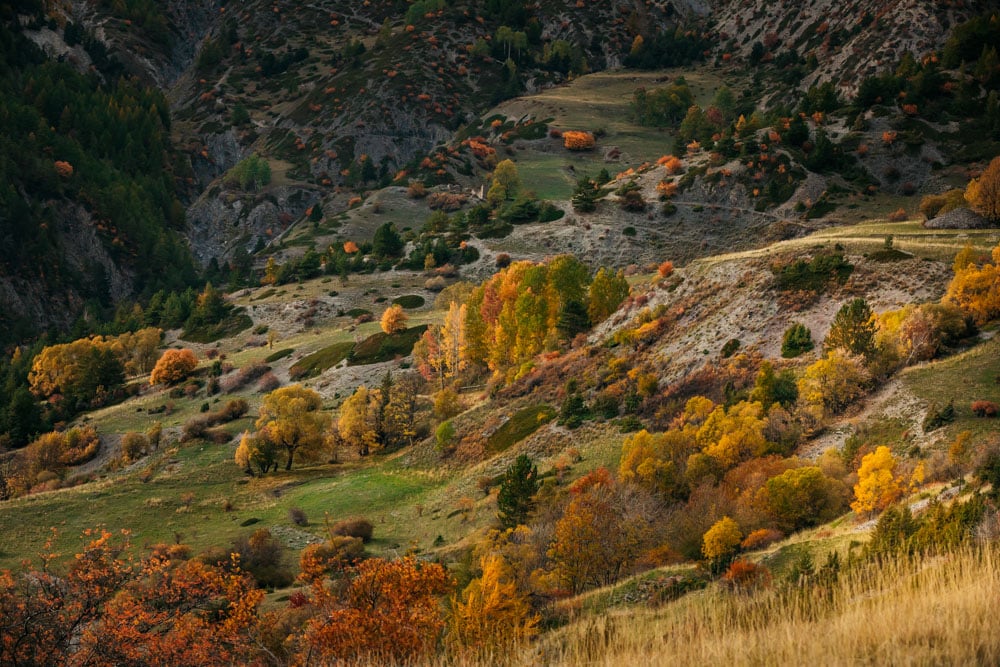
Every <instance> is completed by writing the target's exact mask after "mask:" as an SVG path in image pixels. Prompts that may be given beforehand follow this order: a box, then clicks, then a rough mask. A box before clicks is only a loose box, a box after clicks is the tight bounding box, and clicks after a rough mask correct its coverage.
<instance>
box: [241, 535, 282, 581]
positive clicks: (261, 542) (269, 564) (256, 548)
mask: <svg viewBox="0 0 1000 667" xmlns="http://www.w3.org/2000/svg"><path fill="white" fill-rule="evenodd" d="M233 551H234V552H235V553H237V554H239V556H240V567H241V568H242V569H244V570H246V571H247V572H249V573H250V575H251V576H253V578H254V579H256V580H257V583H258V584H259V585H260V586H263V587H275V588H278V587H283V586H288V585H289V584H291V583H292V581H293V580H294V577H293V576H292V573H291V572H290V571H289V569H288V568H287V567H286V566H284V564H283V563H282V558H281V553H282V546H281V542H280V541H278V539H276V538H275V537H274V536H273V535H271V532H270V531H269V530H267V529H266V528H261V529H259V530H256V531H254V532H253V534H252V535H250V536H249V537H241V538H239V539H238V540H236V541H235V542H234V543H233Z"/></svg>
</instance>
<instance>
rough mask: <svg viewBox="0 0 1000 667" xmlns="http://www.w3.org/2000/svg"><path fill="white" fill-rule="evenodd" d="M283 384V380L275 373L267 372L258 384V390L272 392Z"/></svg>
mask: <svg viewBox="0 0 1000 667" xmlns="http://www.w3.org/2000/svg"><path fill="white" fill-rule="evenodd" d="M280 386H281V380H279V379H278V376H277V375H275V374H274V373H266V374H265V375H264V377H262V378H261V379H260V382H259V383H258V384H257V391H259V392H261V393H264V394H266V393H268V392H272V391H274V390H275V389H277V388H278V387H280Z"/></svg>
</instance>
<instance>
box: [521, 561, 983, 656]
mask: <svg viewBox="0 0 1000 667" xmlns="http://www.w3.org/2000/svg"><path fill="white" fill-rule="evenodd" d="M998 601H1000V552H998V551H997V550H996V549H995V548H989V549H985V550H974V549H972V548H966V549H962V550H958V551H955V552H953V553H949V554H946V555H943V556H934V557H926V558H918V559H914V560H908V559H902V558H901V559H898V560H894V561H890V562H888V563H883V564H881V565H876V564H874V563H869V564H865V565H862V566H860V567H856V568H852V569H850V570H849V571H848V572H847V573H844V574H842V575H841V577H840V579H839V580H838V581H837V582H835V583H834V584H832V585H831V586H829V587H827V588H825V589H824V588H819V587H813V588H806V589H783V588H781V587H776V588H774V589H769V590H764V591H761V592H758V593H756V594H754V595H740V594H735V593H731V592H728V591H726V590H723V589H721V588H714V589H712V590H710V591H706V592H705V593H703V594H696V595H693V596H689V597H688V598H687V599H684V600H681V601H679V602H678V603H675V604H673V605H670V606H668V607H664V608H663V609H660V610H642V611H631V612H622V613H618V614H613V615H605V616H603V617H600V618H594V619H588V620H583V621H578V622H576V623H574V624H571V625H570V626H568V627H566V628H564V629H563V630H561V631H559V632H557V633H555V634H554V635H553V636H551V637H550V638H549V639H548V640H547V641H545V642H544V643H543V644H542V646H541V647H540V651H541V654H540V655H537V656H536V659H539V660H541V661H542V662H544V663H546V664H563V665H582V664H587V665H649V664H672V665H856V664H870V665H902V664H907V665H972V664H978V665H983V664H1000V632H998V630H1000V617H998V616H997V609H998V607H997V603H998Z"/></svg>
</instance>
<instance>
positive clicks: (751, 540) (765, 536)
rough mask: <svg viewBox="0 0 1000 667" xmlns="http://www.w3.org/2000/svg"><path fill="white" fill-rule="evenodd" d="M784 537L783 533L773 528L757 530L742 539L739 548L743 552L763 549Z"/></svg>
mask: <svg viewBox="0 0 1000 667" xmlns="http://www.w3.org/2000/svg"><path fill="white" fill-rule="evenodd" d="M784 536H785V534H784V533H782V532H781V531H780V530H775V529H774V528H759V529H758V530H755V531H753V532H752V533H750V534H749V535H747V536H746V537H745V538H743V541H742V542H741V543H740V548H742V549H743V550H745V551H753V550H755V549H763V548H765V547H768V546H770V545H772V544H774V543H775V542H777V541H778V540H780V539H782V538H783V537H784Z"/></svg>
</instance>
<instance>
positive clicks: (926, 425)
mask: <svg viewBox="0 0 1000 667" xmlns="http://www.w3.org/2000/svg"><path fill="white" fill-rule="evenodd" d="M953 421H955V402H954V401H948V405H946V406H944V407H943V408H939V407H938V406H937V404H936V403H932V404H931V407H930V408H928V409H927V415H926V416H925V417H924V422H923V424H922V426H923V429H924V433H930V432H931V431H936V430H937V429H939V428H941V427H942V426H944V425H945V424H950V423H951V422H953Z"/></svg>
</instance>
